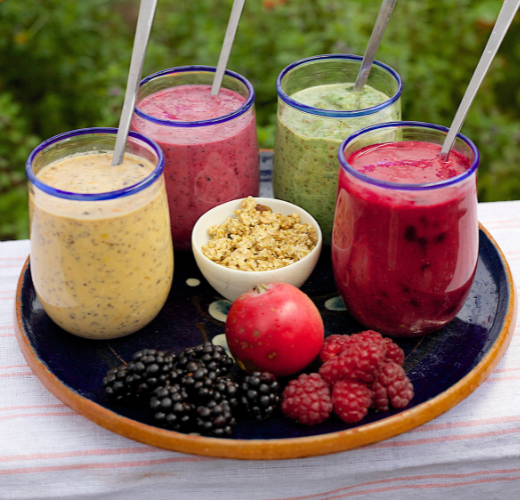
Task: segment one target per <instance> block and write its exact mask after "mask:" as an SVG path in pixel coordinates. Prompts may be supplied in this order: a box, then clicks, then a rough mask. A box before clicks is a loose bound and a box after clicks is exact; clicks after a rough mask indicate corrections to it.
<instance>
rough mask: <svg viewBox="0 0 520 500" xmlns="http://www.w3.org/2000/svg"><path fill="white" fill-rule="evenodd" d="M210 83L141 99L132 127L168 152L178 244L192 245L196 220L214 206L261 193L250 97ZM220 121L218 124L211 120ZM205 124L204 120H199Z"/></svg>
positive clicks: (167, 176)
mask: <svg viewBox="0 0 520 500" xmlns="http://www.w3.org/2000/svg"><path fill="white" fill-rule="evenodd" d="M210 90H211V86H210V85H179V86H175V87H170V88H166V89H163V90H160V91H158V92H155V93H153V94H151V95H148V96H147V97H145V98H143V99H142V100H141V101H140V102H139V103H138V109H139V110H140V111H141V112H142V113H145V114H146V115H149V116H150V117H153V119H152V120H150V119H144V118H143V117H142V116H139V115H137V114H134V117H133V120H132V128H133V129H134V130H136V131H138V132H140V133H142V134H144V135H147V136H149V137H151V138H152V139H154V140H155V141H156V142H157V143H158V144H159V146H161V149H162V150H163V152H164V156H165V169H164V175H165V179H166V190H167V193H168V203H169V207H170V217H171V227H172V237H173V244H174V248H175V249H178V250H190V249H191V232H192V229H193V226H194V224H195V222H196V221H197V219H198V218H199V217H200V216H201V215H202V214H204V213H205V212H207V211H208V210H210V209H211V208H213V207H215V206H217V205H220V204H222V203H225V202H227V201H230V200H234V199H237V198H244V197H247V196H257V195H258V190H259V183H260V173H259V157H258V141H257V136H256V123H255V115H254V111H253V107H251V108H250V109H249V110H247V111H246V112H244V113H241V114H238V113H237V116H233V117H230V119H225V118H223V119H220V120H219V118H221V117H225V116H226V115H229V114H230V113H234V112H236V111H237V110H239V109H240V108H241V107H242V106H244V103H245V102H246V99H245V98H244V97H242V96H241V95H240V94H238V93H237V92H234V91H232V90H229V89H226V88H221V90H220V92H219V95H218V96H211V95H210ZM212 119H216V120H215V121H216V122H217V123H213V122H211V121H210V122H208V120H212ZM200 122H202V123H200Z"/></svg>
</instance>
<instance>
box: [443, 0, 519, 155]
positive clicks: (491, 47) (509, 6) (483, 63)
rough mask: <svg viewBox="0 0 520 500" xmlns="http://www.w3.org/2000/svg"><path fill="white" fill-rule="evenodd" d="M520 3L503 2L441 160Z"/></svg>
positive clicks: (449, 134)
mask: <svg viewBox="0 0 520 500" xmlns="http://www.w3.org/2000/svg"><path fill="white" fill-rule="evenodd" d="M519 5H520V0H504V3H503V4H502V8H501V9H500V13H499V14H498V17H497V21H496V23H495V27H494V28H493V32H492V33H491V36H490V37H489V40H488V43H487V45H486V48H485V49H484V53H483V54H482V56H481V57H480V61H479V63H478V66H477V68H476V69H475V72H474V73H473V77H472V78H471V81H470V82H469V85H468V88H467V89H466V93H465V94H464V97H463V98H462V101H461V103H460V105H459V109H458V110H457V113H456V114H455V118H454V119H453V122H452V124H451V126H450V130H449V131H448V135H447V136H446V139H445V140H444V144H443V145H442V149H441V152H440V153H439V158H440V159H441V160H444V161H446V160H447V159H448V155H449V154H450V150H451V148H452V147H453V144H454V143H455V138H456V137H457V134H458V133H459V132H460V129H461V128H462V124H463V123H464V120H465V118H466V115H467V114H468V111H469V108H470V106H471V103H472V102H473V99H474V98H475V95H476V93H477V91H478V89H479V87H480V84H481V83H482V80H484V77H485V76H486V73H487V71H488V69H489V66H490V65H491V62H492V61H493V59H494V58H495V55H496V53H497V51H498V48H499V47H500V44H501V43H502V40H503V39H504V36H505V35H506V33H507V30H508V29H509V26H510V25H511V22H512V21H513V18H514V17H515V14H516V11H517V10H518V6H519Z"/></svg>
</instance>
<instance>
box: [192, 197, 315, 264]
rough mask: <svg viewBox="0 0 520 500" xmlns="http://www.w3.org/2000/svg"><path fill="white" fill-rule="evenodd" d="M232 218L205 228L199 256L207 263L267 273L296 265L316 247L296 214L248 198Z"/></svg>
mask: <svg viewBox="0 0 520 500" xmlns="http://www.w3.org/2000/svg"><path fill="white" fill-rule="evenodd" d="M240 205H241V207H242V208H241V209H239V210H235V214H236V217H228V218H227V219H226V220H225V221H224V222H223V223H222V224H218V225H214V226H211V227H210V228H209V235H210V237H211V239H210V240H209V242H208V243H207V244H206V245H203V246H202V253H203V254H204V255H205V256H206V257H207V258H208V259H210V260H211V261H213V262H215V263H217V264H219V265H221V266H224V267H227V268H229V269H236V270H241V271H268V270H272V269H279V268H282V267H286V266H288V265H290V264H293V263H295V262H298V261H299V260H301V259H303V258H304V257H305V256H306V255H308V254H309V253H310V252H311V251H312V250H313V249H314V248H315V246H316V244H317V242H318V237H317V234H316V228H315V227H314V226H313V225H312V224H307V223H302V222H301V221H300V216H299V214H296V213H295V214H292V215H282V214H281V213H273V211H272V210H271V208H269V207H268V206H265V205H260V204H258V203H257V201H256V200H255V198H253V197H251V196H249V197H248V198H244V199H243V200H242V201H241V204H240Z"/></svg>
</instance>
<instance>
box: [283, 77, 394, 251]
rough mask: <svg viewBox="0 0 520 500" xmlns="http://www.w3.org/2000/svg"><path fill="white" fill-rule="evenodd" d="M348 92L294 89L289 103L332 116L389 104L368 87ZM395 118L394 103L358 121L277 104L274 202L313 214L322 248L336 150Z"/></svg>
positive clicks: (343, 87)
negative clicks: (358, 134)
mask: <svg viewBox="0 0 520 500" xmlns="http://www.w3.org/2000/svg"><path fill="white" fill-rule="evenodd" d="M352 88H353V84H352V83H345V84H343V83H341V84H339V83H338V84H331V85H319V86H316V87H309V88H306V89H303V90H300V91H298V92H296V93H294V94H292V95H291V98H292V99H294V100H296V101H298V102H300V103H302V104H305V105H307V106H311V107H313V108H317V109H326V110H332V111H353V110H357V109H366V108H371V107H373V106H376V105H378V104H381V103H384V102H385V101H388V99H389V97H388V96H387V95H386V94H384V93H382V92H379V91H378V90H376V89H374V88H372V87H371V86H369V85H365V87H364V89H363V92H362V94H361V95H360V94H358V93H354V92H352ZM400 119H401V108H400V106H399V102H397V105H396V104H394V105H392V106H388V107H386V108H384V109H382V110H381V111H378V112H376V113H372V114H368V115H364V116H359V117H355V116H353V117H351V118H333V117H326V116H319V115H314V114H310V113H304V112H302V111H300V110H298V109H295V108H292V107H290V106H288V105H286V104H284V103H282V102H281V101H279V105H278V123H277V129H276V142H275V154H274V168H273V188H274V195H275V197H276V198H280V199H283V200H286V201H289V202H291V203H294V204H296V205H299V206H301V207H302V208H304V209H305V210H307V211H308V212H309V213H310V214H311V215H313V216H314V218H315V219H316V220H317V221H318V223H319V224H320V227H321V230H322V232H323V240H324V243H329V244H330V241H331V235H332V223H333V217H334V207H335V204H336V193H337V188H338V159H337V151H338V147H339V145H340V144H341V142H342V141H343V140H344V139H345V138H346V137H348V136H349V135H350V134H351V133H352V132H355V131H356V130H359V129H361V128H364V127H367V126H369V125H373V124H376V123H381V122H389V121H396V120H400Z"/></svg>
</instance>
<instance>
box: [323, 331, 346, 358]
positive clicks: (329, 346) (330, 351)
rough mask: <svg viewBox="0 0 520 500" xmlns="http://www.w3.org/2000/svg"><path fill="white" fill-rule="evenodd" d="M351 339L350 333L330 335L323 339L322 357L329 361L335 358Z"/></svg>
mask: <svg viewBox="0 0 520 500" xmlns="http://www.w3.org/2000/svg"><path fill="white" fill-rule="evenodd" d="M349 341H350V336H349V335H330V336H329V337H327V338H326V339H325V340H324V341H323V345H322V347H321V351H320V359H321V360H322V361H328V360H329V359H332V358H335V357H336V356H337V355H338V354H339V353H340V352H341V351H342V350H343V349H344V348H345V346H346V345H347V343H348V342H349Z"/></svg>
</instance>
